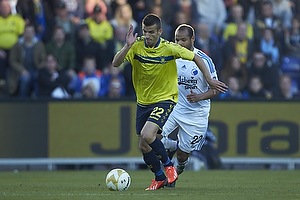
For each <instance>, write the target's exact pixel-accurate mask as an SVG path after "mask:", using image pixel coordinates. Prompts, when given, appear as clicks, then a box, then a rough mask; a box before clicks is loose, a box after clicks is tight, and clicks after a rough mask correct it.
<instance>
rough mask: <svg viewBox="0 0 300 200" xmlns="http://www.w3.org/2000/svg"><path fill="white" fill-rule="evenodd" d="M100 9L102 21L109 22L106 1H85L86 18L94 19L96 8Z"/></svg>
mask: <svg viewBox="0 0 300 200" xmlns="http://www.w3.org/2000/svg"><path fill="white" fill-rule="evenodd" d="M96 6H97V7H99V8H100V9H99V10H101V13H99V15H100V16H99V18H101V19H102V20H107V16H106V14H107V5H106V3H105V1H104V0H85V14H86V18H89V17H94V15H95V7H96Z"/></svg>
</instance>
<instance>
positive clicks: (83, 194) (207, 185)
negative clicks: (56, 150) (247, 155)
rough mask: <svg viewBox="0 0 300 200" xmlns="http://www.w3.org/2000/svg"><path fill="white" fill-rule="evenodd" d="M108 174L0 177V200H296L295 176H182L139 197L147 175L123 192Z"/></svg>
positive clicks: (299, 186) (139, 174) (298, 181)
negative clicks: (111, 183)
mask: <svg viewBox="0 0 300 200" xmlns="http://www.w3.org/2000/svg"><path fill="white" fill-rule="evenodd" d="M107 173H108V171H104V170H102V171H31V172H30V171H24V172H12V171H9V172H8V171H6V172H0V199H1V200H6V199H9V200H10V199H16V200H44V199H62V200H69V199H70V200H71V199H72V200H88V199H89V200H90V199H93V200H97V199H101V200H102V199H103V200H117V199H122V200H127V199H128V200H135V199H136V200H148V199H149V200H157V199H164V200H165V199H169V200H176V199H180V200H184V199H187V200H194V199H197V200H206V199H213V200H215V199H221V200H223V199H224V200H227V199H230V200H232V199H239V200H243V199H264V200H265V199H272V200H274V199H280V200H286V199H288V200H290V199H299V200H300V171H299V170H293V171H288V170H274V171H271V170H217V171H208V170H203V171H198V172H195V171H185V172H184V173H183V174H181V175H180V176H179V179H178V181H177V183H176V188H162V189H159V190H156V191H145V188H146V187H148V186H149V185H150V183H151V179H152V178H153V175H152V173H151V172H150V171H148V170H137V171H128V173H129V174H130V176H131V179H132V182H131V185H130V187H129V189H128V190H127V191H124V192H117V191H109V190H108V188H107V187H106V185H105V177H106V174H107Z"/></svg>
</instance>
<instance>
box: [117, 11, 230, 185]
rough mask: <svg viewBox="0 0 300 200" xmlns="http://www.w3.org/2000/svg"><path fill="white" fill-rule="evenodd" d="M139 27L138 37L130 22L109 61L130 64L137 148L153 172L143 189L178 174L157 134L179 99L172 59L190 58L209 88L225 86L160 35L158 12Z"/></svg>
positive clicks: (192, 57)
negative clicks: (152, 178) (135, 100)
mask: <svg viewBox="0 0 300 200" xmlns="http://www.w3.org/2000/svg"><path fill="white" fill-rule="evenodd" d="M142 30H143V36H142V37H138V38H137V33H136V34H134V35H133V27H132V26H130V28H129V30H128V33H127V35H126V44H125V46H124V47H123V48H122V49H121V50H120V51H119V52H118V53H117V54H116V55H115V57H114V59H113V62H112V64H113V66H115V67H118V66H120V65H121V64H122V63H123V62H124V61H129V62H130V63H131V65H132V80H133V85H134V88H135V91H136V96H137V113H136V133H137V135H138V136H139V149H140V150H141V152H142V154H143V158H144V161H145V163H146V164H147V166H148V167H149V168H150V170H151V171H152V172H153V173H154V174H155V179H154V180H152V184H151V185H150V186H149V187H148V188H146V190H156V189H159V188H161V187H164V185H165V184H166V183H167V182H168V183H173V182H174V181H175V180H176V179H177V177H178V175H177V172H176V169H175V167H174V166H173V163H172V162H171V161H170V159H169V158H168V155H167V152H166V150H165V148H164V145H163V144H162V142H161V141H160V139H158V138H157V137H156V134H157V133H161V130H162V127H163V125H164V123H165V122H166V120H167V119H168V116H169V114H170V113H171V111H172V110H173V107H174V105H175V104H176V103H177V100H178V89H177V67H176V63H175V60H176V59H177V58H183V59H186V60H193V61H194V62H195V63H196V64H197V66H198V67H199V69H200V70H201V71H202V72H203V74H204V77H205V79H206V80H207V82H208V83H209V85H210V86H211V87H212V88H215V89H217V90H218V91H220V92H225V91H227V89H226V88H227V86H226V85H225V84H224V83H222V82H220V81H218V80H214V79H212V78H211V76H210V73H209V71H208V69H207V68H206V66H205V64H204V62H203V60H202V59H201V58H200V57H199V56H198V55H196V54H194V53H193V52H192V51H189V50H187V49H186V48H184V47H181V46H180V45H177V44H175V43H172V42H169V41H167V40H164V39H163V38H161V37H160V35H161V33H162V29H161V19H160V18H159V17H158V16H157V15H155V14H148V15H146V16H145V17H144V19H143V21H142ZM160 161H161V162H162V164H163V165H164V169H165V171H166V174H167V177H166V175H165V173H164V172H163V170H162V168H161V165H160Z"/></svg>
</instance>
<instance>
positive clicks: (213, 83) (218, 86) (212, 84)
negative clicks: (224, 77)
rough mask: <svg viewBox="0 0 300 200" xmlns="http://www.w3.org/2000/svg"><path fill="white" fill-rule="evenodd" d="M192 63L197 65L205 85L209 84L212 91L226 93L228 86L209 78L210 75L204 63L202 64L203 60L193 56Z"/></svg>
mask: <svg viewBox="0 0 300 200" xmlns="http://www.w3.org/2000/svg"><path fill="white" fill-rule="evenodd" d="M193 61H194V62H195V63H196V64H197V66H198V67H199V69H200V70H201V72H202V73H203V75H204V77H205V79H206V81H207V83H208V84H209V86H210V87H211V88H212V89H216V90H217V91H219V92H222V93H225V92H227V88H228V86H227V85H226V84H225V83H223V82H221V81H218V80H216V79H213V78H211V76H210V73H209V71H208V69H207V67H206V65H205V63H204V62H203V60H202V58H201V57H200V56H198V55H197V54H195V57H194V60H193Z"/></svg>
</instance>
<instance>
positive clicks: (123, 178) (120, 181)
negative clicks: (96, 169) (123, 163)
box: [105, 169, 131, 191]
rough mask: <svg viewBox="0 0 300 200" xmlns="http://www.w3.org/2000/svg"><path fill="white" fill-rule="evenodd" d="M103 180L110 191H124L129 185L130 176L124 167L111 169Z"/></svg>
mask: <svg viewBox="0 0 300 200" xmlns="http://www.w3.org/2000/svg"><path fill="white" fill-rule="evenodd" d="M105 182H106V185H107V187H108V189H109V190H111V191H125V190H127V189H128V188H129V186H130V183H131V178H130V176H129V174H128V173H127V172H126V171H125V170H124V169H113V170H111V171H110V172H108V174H107V175H106V180H105Z"/></svg>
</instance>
